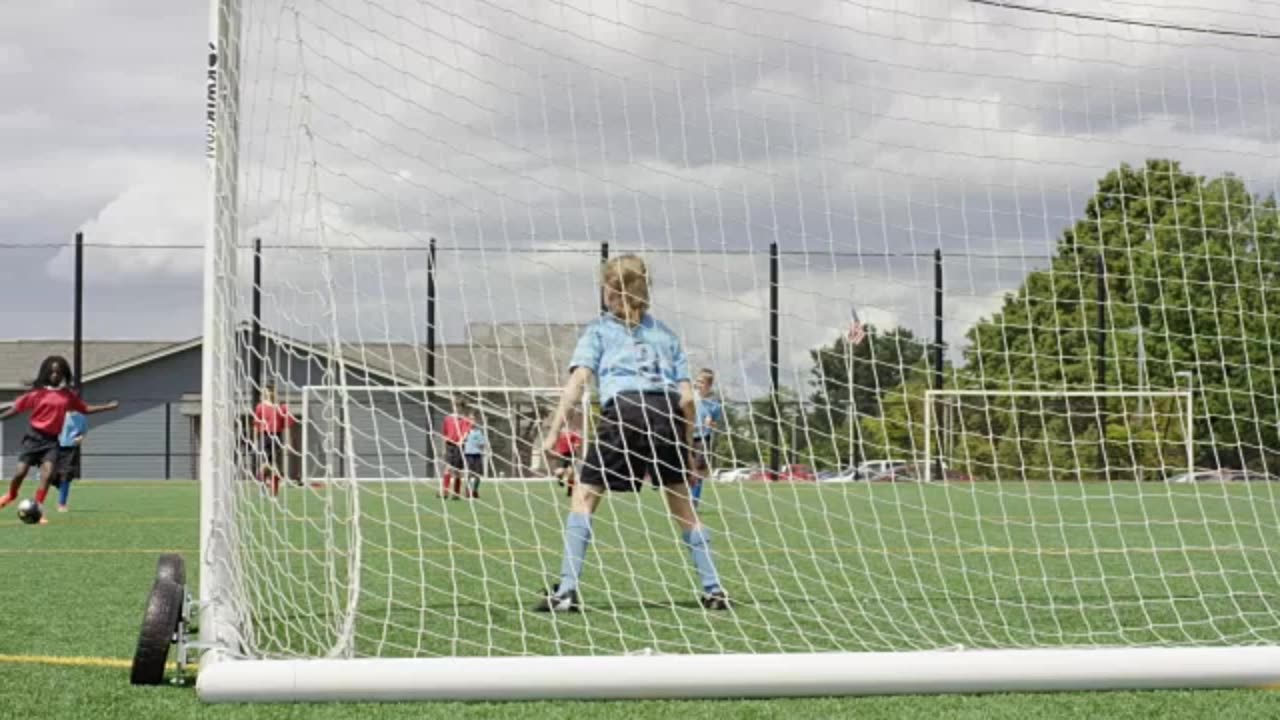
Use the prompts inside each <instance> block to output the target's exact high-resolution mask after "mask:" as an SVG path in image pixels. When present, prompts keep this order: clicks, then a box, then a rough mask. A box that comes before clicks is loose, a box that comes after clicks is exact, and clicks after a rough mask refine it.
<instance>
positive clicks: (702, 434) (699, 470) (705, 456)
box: [690, 368, 724, 508]
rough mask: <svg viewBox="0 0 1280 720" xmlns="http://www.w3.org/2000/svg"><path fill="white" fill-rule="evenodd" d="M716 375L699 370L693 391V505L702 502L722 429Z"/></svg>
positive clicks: (722, 421) (722, 423)
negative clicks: (696, 407)
mask: <svg viewBox="0 0 1280 720" xmlns="http://www.w3.org/2000/svg"><path fill="white" fill-rule="evenodd" d="M715 382H716V374H715V373H714V372H712V371H711V369H710V368H702V369H701V370H699V371H698V379H697V382H695V383H694V391H695V392H696V393H697V395H698V413H697V418H696V421H695V422H694V427H693V477H692V480H691V481H690V484H691V485H692V486H693V506H694V507H695V508H696V507H698V504H699V503H700V502H702V485H703V483H704V482H706V479H707V476H708V475H709V474H710V472H711V458H712V457H713V453H714V452H715V444H716V433H717V432H719V431H720V428H722V427H724V408H723V407H722V406H721V405H720V401H719V400H717V399H716V397H715Z"/></svg>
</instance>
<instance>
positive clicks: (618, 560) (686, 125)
mask: <svg viewBox="0 0 1280 720" xmlns="http://www.w3.org/2000/svg"><path fill="white" fill-rule="evenodd" d="M1086 5H1088V4H1085V3H1070V2H1068V3H1044V2H1038V1H1036V2H1026V3H984V2H949V1H948V2H943V1H941V0H892V1H891V0H867V1H866V2H836V1H832V2H822V3H795V2H782V1H781V0H747V1H741V0H733V1H730V0H706V1H705V2H687V1H684V0H656V1H650V0H646V1H644V2H641V1H639V0H636V1H634V2H633V1H632V0H566V1H564V2H524V3H516V2H489V1H488V0H442V1H440V2H426V1H419V0H396V1H392V0H366V1H364V2H359V3H344V2H332V1H330V0H213V2H212V4H211V20H212V23H213V33H212V36H211V40H210V47H209V67H208V143H209V145H208V149H209V168H210V176H209V177H210V199H209V213H210V223H209V227H210V233H209V238H208V244H207V248H206V256H205V260H206V262H205V273H206V277H205V302H204V311H205V316H204V334H203V336H204V348H203V351H204V354H203V360H202V362H203V372H204V376H203V385H202V388H201V398H202V409H201V414H200V417H199V419H198V420H199V429H200V430H199V431H200V448H201V471H200V472H201V483H202V484H201V487H202V504H201V508H202V510H201V513H202V514H201V539H202V549H201V554H200V565H201V567H200V578H199V579H200V588H199V602H200V606H199V607H200V629H201V642H202V646H201V647H202V648H203V649H204V655H203V660H202V671H201V675H200V692H201V694H202V696H203V697H205V698H207V699H211V700H225V699H356V698H374V699H407V698H442V697H449V698H529V697H641V696H643V697H685V696H700V695H704V696H705V695H710V696H744V695H793V694H829V693H861V692H870V693H879V692H937V691H950V690H959V691H979V690H993V691H994V690H1006V689H1068V688H1097V687H1116V686H1126V687H1170V686H1177V687H1203V686H1231V685H1251V684H1263V683H1277V682H1280V649H1278V647H1277V643H1280V605H1278V603H1280V600H1278V598H1280V571H1278V570H1277V568H1280V539H1278V538H1280V535H1277V533H1276V527H1277V524H1280V492H1278V490H1280V483H1278V482H1275V481H1274V480H1275V478H1276V477H1277V476H1280V469H1278V468H1277V463H1278V462H1280V364H1278V363H1277V361H1276V358H1277V356H1278V354H1277V351H1276V347H1277V346H1276V342H1277V338H1280V319H1278V318H1280V284H1277V282H1276V277H1277V272H1278V270H1280V250H1278V248H1280V238H1278V237H1277V235H1280V215H1278V213H1277V208H1276V203H1275V200H1274V196H1275V193H1276V190H1277V188H1276V180H1275V168H1276V167H1280V157H1278V156H1280V150H1278V149H1277V145H1276V143H1275V132H1274V120H1273V119H1274V117H1276V112H1275V111H1272V110H1271V109H1270V102H1271V101H1270V98H1274V97H1280V87H1277V86H1276V82H1277V81H1276V75H1275V73H1274V72H1273V71H1272V70H1271V68H1273V67H1274V66H1275V61H1276V59H1277V54H1278V52H1280V49H1278V48H1280V46H1278V45H1277V44H1276V42H1275V40H1274V34H1275V33H1276V32H1280V11H1277V9H1276V5H1275V4H1274V3H1271V2H1261V1H1260V0H1259V1H1254V0H1230V1H1229V2H1228V1H1227V0H1222V1H1221V2H1217V1H1215V2H1212V3H1210V2H1199V3H1196V2H1180V3H1173V2H1156V1H1155V0H1153V1H1152V2H1149V3H1146V4H1135V3H1105V4H1104V3H1093V4H1091V5H1089V6H1088V7H1086ZM1091 8H1092V9H1091ZM629 253H634V254H637V255H639V256H641V257H642V258H643V259H644V261H645V262H646V263H647V264H648V268H649V273H650V274H649V278H650V288H649V290H650V299H651V301H652V308H651V315H652V317H653V318H656V319H657V320H659V321H661V322H662V323H663V324H664V326H665V327H666V328H669V329H670V331H671V334H672V335H673V336H674V337H675V338H676V340H678V342H679V345H680V346H681V348H682V353H683V355H684V356H686V359H687V365H688V370H689V371H690V374H691V376H693V377H694V378H695V379H696V378H697V377H698V376H699V374H700V372H699V371H700V370H701V369H703V368H707V369H709V370H711V371H713V374H714V383H713V391H712V394H711V395H709V396H708V397H706V398H702V397H700V399H699V402H701V401H702V400H714V401H715V402H717V403H719V406H720V407H721V411H719V412H716V411H714V408H713V407H712V405H710V404H707V405H704V406H703V411H702V412H701V413H699V417H700V418H704V419H705V418H715V419H716V422H715V426H714V428H712V427H711V426H710V425H706V426H705V429H707V430H708V431H709V432H710V433H711V437H712V438H713V442H712V444H711V445H710V446H709V447H708V448H707V451H706V453H705V457H706V459H707V461H708V462H707V465H708V467H707V468H706V470H705V471H703V470H695V469H694V466H693V465H692V463H694V461H695V460H698V461H699V462H700V460H699V459H698V458H694V457H688V458H685V457H682V458H681V461H680V462H681V463H686V461H687V463H686V465H685V467H683V468H682V469H681V470H680V472H682V473H683V477H684V478H685V479H686V480H687V481H688V482H689V483H692V484H696V481H697V480H698V479H699V478H705V479H704V481H703V482H702V484H701V486H700V490H699V492H700V493H701V495H700V499H699V501H698V505H697V512H698V518H699V523H700V527H701V528H702V531H701V532H703V533H704V534H702V535H698V536H697V537H698V538H699V542H703V540H705V539H706V538H709V540H706V544H705V545H703V546H699V547H709V548H710V549H709V551H707V552H708V553H709V557H711V558H712V561H713V563H714V566H715V570H716V571H717V573H718V576H719V579H720V582H721V584H722V585H723V589H724V590H725V591H726V592H727V593H728V595H729V598H730V600H731V602H732V608H731V609H730V610H728V611H723V612H721V611H713V610H705V609H704V608H703V607H702V605H701V603H700V593H701V592H702V590H704V589H705V588H704V587H703V580H702V578H703V577H704V576H705V572H704V570H705V568H703V567H702V566H700V565H698V564H697V563H698V562H702V561H700V560H697V557H701V556H697V557H694V558H691V551H690V548H691V547H694V546H693V544H692V541H689V540H687V538H688V537H693V536H692V535H685V536H682V534H681V529H680V528H679V527H677V524H676V523H675V522H674V521H673V519H672V517H671V515H670V513H669V511H668V508H667V505H666V504H665V502H664V499H663V495H662V494H661V493H657V492H654V491H653V490H651V489H649V487H648V486H646V487H645V488H644V489H642V490H641V491H639V492H635V493H609V494H608V495H607V497H606V498H605V500H604V501H603V504H602V505H601V507H600V508H599V509H598V510H597V512H596V513H595V515H594V517H593V519H592V520H591V527H590V538H589V550H588V551H587V553H586V555H585V561H584V562H585V564H584V568H583V571H582V574H581V584H580V586H579V590H580V596H581V601H582V606H583V612H581V613H572V614H545V613H538V612H535V611H534V606H535V605H537V603H538V602H539V601H540V600H541V599H543V597H544V594H545V592H546V591H547V589H548V588H549V587H552V586H554V585H555V584H556V583H557V582H559V581H560V578H561V575H562V570H561V565H562V561H563V558H564V557H565V556H566V554H567V553H566V546H567V544H568V543H567V541H566V537H568V536H570V535H571V534H572V533H571V532H570V529H571V528H570V527H569V523H570V520H569V515H570V499H569V498H568V497H567V496H566V489H565V488H562V487H561V486H559V485H558V484H557V483H556V481H555V480H554V479H553V478H552V477H551V475H550V474H549V472H548V469H547V468H546V467H537V468H535V467H534V466H533V460H534V456H535V455H537V453H536V452H535V451H536V450H537V449H538V448H540V447H541V446H542V443H543V442H544V441H545V440H546V438H544V437H543V433H545V432H546V423H547V414H548V412H549V408H550V407H551V405H552V404H553V403H554V402H556V401H558V399H559V398H560V390H558V389H555V388H562V387H564V384H565V382H566V379H567V378H568V377H569V370H570V366H571V361H572V359H573V357H574V356H575V353H576V352H577V351H578V349H579V341H580V338H581V337H582V335H583V332H584V329H585V328H586V327H587V326H588V325H589V324H590V323H592V322H594V321H596V320H597V319H598V318H599V317H600V316H601V313H602V305H603V300H604V298H603V293H602V287H601V274H600V271H601V267H602V264H603V263H604V261H605V260H606V259H611V258H612V259H616V258H618V257H620V256H622V255H625V254H629ZM1273 299H1275V300H1277V302H1274V303H1273V302H1272V300H1273ZM643 335H644V333H640V332H635V333H632V335H631V336H630V337H631V338H632V340H626V339H625V337H624V336H626V333H621V334H619V336H618V337H617V338H614V340H612V341H611V342H614V343H617V344H618V345H617V347H622V346H624V345H626V343H627V342H633V341H634V342H635V343H637V347H638V346H639V345H642V344H643V343H642V342H641V340H637V339H636V338H639V337H641V336H643ZM619 338H623V339H619ZM628 347H630V346H628ZM591 349H592V346H590V344H589V343H588V344H587V346H585V351H584V352H586V355H588V356H591V357H594V356H593V355H592V354H591V352H589V351H591ZM615 349H616V348H615ZM623 354H625V353H623ZM628 357H631V356H628ZM673 357H674V356H673ZM635 358H640V351H639V350H636V355H635ZM635 358H633V359H634V361H635V362H637V363H639V362H640V359H635ZM628 362H630V361H628ZM614 380H616V378H615V377H606V378H595V379H594V380H593V382H592V387H591V389H590V392H589V393H588V396H589V398H600V397H602V390H605V388H603V387H600V384H601V381H605V382H610V383H611V382H613V381H614ZM460 395H465V396H466V397H467V398H468V399H469V400H470V401H474V407H473V410H474V413H475V416H476V420H475V422H476V423H477V424H478V425H479V426H480V427H483V428H485V429H486V431H487V436H488V438H487V439H488V447H487V449H486V450H485V451H484V452H483V458H484V459H483V464H482V465H481V466H480V467H481V472H480V474H481V475H482V476H483V479H482V480H481V484H480V488H479V496H478V497H477V498H474V499H468V498H463V499H460V500H454V499H452V495H453V492H452V487H450V488H449V492H448V493H446V494H447V495H449V497H445V498H441V497H438V494H439V493H441V491H442V490H444V489H445V486H444V483H443V477H444V474H445V469H446V467H448V462H447V458H446V457H445V455H446V453H447V450H446V448H445V442H444V440H443V435H444V418H445V416H446V415H448V414H450V413H452V412H453V411H454V409H455V408H454V407H453V403H454V401H455V400H457V399H458V398H459V396H460ZM271 398H274V402H275V403H277V405H274V406H272V407H275V408H276V409H275V410H264V411H263V412H262V413H258V412H257V411H258V410H259V408H260V407H261V406H262V404H263V403H264V402H266V400H267V399H271ZM588 402H589V405H588V407H587V408H586V410H585V411H584V415H585V416H586V417H585V418H584V424H585V428H586V432H585V434H586V436H587V439H588V442H590V441H591V440H592V439H594V438H597V437H601V435H600V434H599V433H596V432H594V429H596V428H598V427H599V423H601V422H602V420H601V414H602V410H601V408H600V407H599V404H598V402H596V401H594V400H589V401H588ZM280 404H283V405H285V406H287V407H286V408H279V407H278V405H280ZM284 417H289V418H292V420H291V421H286V420H281V421H280V423H277V422H276V421H277V420H280V419H281V418H284ZM263 418H267V419H268V421H264V420H263ZM272 418H274V419H272ZM290 423H292V424H290ZM277 424H279V425H280V426H281V427H280V428H277V429H278V430H279V432H274V431H272V428H275V427H276V425H277ZM700 427H703V426H700ZM263 428H266V429H263ZM645 437H648V436H645ZM273 453H275V454H276V455H280V456H282V457H284V458H286V459H285V460H281V463H282V464H284V465H285V466H286V467H287V468H289V469H288V471H287V472H286V473H285V475H286V476H287V477H286V478H285V479H284V481H283V482H282V483H281V487H280V489H279V492H277V493H274V494H273V493H272V492H271V491H270V489H268V488H265V487H264V484H263V483H262V481H261V467H260V466H259V461H258V459H259V458H262V457H268V458H273V457H275V456H276V455H273ZM698 454H701V447H700V446H699V450H698ZM934 473H936V474H937V475H936V478H935V476H934ZM636 474H637V475H640V476H643V475H644V474H645V471H642V470H637V471H636ZM639 479H641V480H643V479H644V478H643V477H640V478H639ZM651 479H652V478H651ZM909 480H929V482H911V481H909ZM934 480H942V482H935V481H934ZM464 494H465V493H464ZM574 522H577V521H574ZM575 527H576V528H578V529H574V530H573V533H579V535H574V537H579V536H580V533H581V532H582V531H581V528H580V526H575ZM698 552H701V551H698Z"/></svg>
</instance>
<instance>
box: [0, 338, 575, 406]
mask: <svg viewBox="0 0 1280 720" xmlns="http://www.w3.org/2000/svg"><path fill="white" fill-rule="evenodd" d="M580 331H581V326H579V325H567V324H564V325H546V324H540V325H519V324H501V325H477V326H473V327H472V328H470V340H469V342H467V343H456V344H449V345H443V346H441V347H440V348H439V349H438V351H437V356H436V358H437V359H436V384H437V385H441V386H455V387H462V386H467V387H477V386H507V387H555V386H559V385H560V384H561V383H562V382H563V377H564V373H565V372H566V367H567V364H568V361H569V356H570V354H571V353H572V351H573V345H574V342H575V341H576V339H577V336H578V333H579V332H580ZM263 335H264V337H265V338H267V339H268V340H270V341H271V342H273V343H276V344H278V345H279V346H282V347H283V348H286V349H287V350H288V351H289V352H295V353H298V354H302V353H309V354H315V355H321V356H324V357H329V353H330V351H331V350H332V348H330V347H328V346H325V345H318V344H311V343H307V342H303V341H301V340H297V339H294V338H290V337H288V336H285V335H281V334H278V333H275V332H271V331H267V330H264V332H263ZM199 345H200V338H194V339H189V340H185V341H170V342H164V341H137V342H135V341H123V340H107V341H101V340H86V341H85V342H84V346H83V349H82V351H83V358H84V360H83V362H84V369H83V373H82V377H83V379H84V381H86V382H89V381H92V380H95V379H97V378H99V377H103V376H106V375H110V374H112V373H114V372H119V371H121V370H125V369H128V368H131V367H136V366H139V365H143V364H145V363H147V362H150V361H152V360H158V359H161V358H164V357H168V356H169V355H172V354H173V353H176V352H181V351H184V350H189V349H192V348H196V347H199ZM53 354H58V355H63V356H64V357H66V358H67V359H68V360H71V359H72V358H71V343H70V342H69V341H66V340H3V341H0V391H4V390H8V391H15V390H22V389H25V388H26V387H28V385H29V384H30V382H31V380H32V379H33V378H34V377H35V373H36V369H37V368H38V367H39V365H40V361H41V360H43V359H44V358H45V357H46V356H48V355H53ZM342 359H343V361H344V362H345V363H347V364H348V365H349V366H351V369H354V370H356V371H357V373H358V374H359V372H360V371H361V370H363V371H365V372H367V373H368V374H370V375H372V376H376V377H378V378H380V379H382V380H384V381H389V382H393V383H398V384H404V385H422V384H425V383H426V379H427V378H426V365H427V352H426V346H425V345H422V344H414V343H393V342H366V343H364V344H363V345H359V344H356V343H346V344H344V345H343V346H342Z"/></svg>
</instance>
